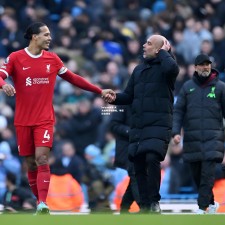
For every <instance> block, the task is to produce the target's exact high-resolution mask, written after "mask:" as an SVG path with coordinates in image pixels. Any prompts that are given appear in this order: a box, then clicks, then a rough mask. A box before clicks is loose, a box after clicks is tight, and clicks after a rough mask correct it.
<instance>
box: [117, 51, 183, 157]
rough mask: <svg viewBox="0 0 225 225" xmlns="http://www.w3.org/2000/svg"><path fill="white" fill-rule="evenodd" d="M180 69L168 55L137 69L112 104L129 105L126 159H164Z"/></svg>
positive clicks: (165, 53)
mask: <svg viewBox="0 0 225 225" xmlns="http://www.w3.org/2000/svg"><path fill="white" fill-rule="evenodd" d="M178 72H179V68H178V65H177V63H176V61H175V60H174V59H173V57H172V56H171V54H170V53H168V52H167V51H165V50H160V51H159V54H158V56H157V57H156V58H154V59H149V60H146V61H145V62H144V63H142V64H140V65H138V66H137V67H136V68H135V69H134V71H133V73H132V75H131V77H130V79H129V81H128V84H127V87H126V88H125V90H124V92H123V93H119V94H117V95H116V100H115V102H114V103H113V104H117V105H118V104H122V105H125V104H131V105H132V115H131V131H130V135H129V140H130V145H129V157H130V159H133V158H134V157H135V156H136V155H138V154H141V153H148V152H155V153H158V154H159V155H160V156H161V160H163V159H164V157H165V155H166V152H167V147H168V143H169V140H170V137H171V129H172V113H173V89H174V83H175V80H176V77H177V75H178Z"/></svg>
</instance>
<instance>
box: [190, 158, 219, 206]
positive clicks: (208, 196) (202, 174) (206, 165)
mask: <svg viewBox="0 0 225 225" xmlns="http://www.w3.org/2000/svg"><path fill="white" fill-rule="evenodd" d="M190 167H191V171H192V174H193V177H194V181H195V183H196V186H197V189H198V193H199V195H198V205H199V208H200V209H202V210H206V208H207V207H208V206H209V204H212V205H214V195H213V191H212V188H213V185H214V181H215V167H216V162H214V161H202V162H193V163H190Z"/></svg>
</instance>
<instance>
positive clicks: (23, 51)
mask: <svg viewBox="0 0 225 225" xmlns="http://www.w3.org/2000/svg"><path fill="white" fill-rule="evenodd" d="M25 55H26V54H25V50H24V49H21V50H18V51H15V52H12V53H11V54H10V58H16V57H21V56H25Z"/></svg>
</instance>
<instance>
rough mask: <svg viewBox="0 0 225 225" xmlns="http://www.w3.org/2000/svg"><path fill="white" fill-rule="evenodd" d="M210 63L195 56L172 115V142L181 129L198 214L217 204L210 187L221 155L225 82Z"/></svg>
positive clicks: (178, 138) (202, 56) (200, 56)
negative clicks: (195, 187) (196, 190)
mask: <svg viewBox="0 0 225 225" xmlns="http://www.w3.org/2000/svg"><path fill="white" fill-rule="evenodd" d="M211 63H212V62H211V60H210V58H209V57H208V56H207V55H204V54H200V55H198V56H197V57H196V59H195V72H194V75H193V78H192V79H191V80H189V81H187V82H186V83H185V84H184V85H183V87H182V88H181V90H180V93H179V96H178V99H177V102H176V105H175V109H174V118H173V136H174V142H175V143H179V142H180V139H181V136H180V132H181V128H182V127H183V129H184V145H183V158H184V160H185V161H187V162H189V163H190V166H191V170H192V174H193V178H194V180H195V183H196V186H197V188H198V193H199V196H198V206H199V210H198V211H197V212H196V213H197V214H206V213H209V214H213V213H215V212H216V210H217V209H218V207H219V204H218V203H216V202H214V196H213V192H212V188H213V185H214V180H215V167H216V163H221V162H222V160H223V155H224V127H223V118H225V84H224V83H223V82H222V81H220V80H219V79H218V72H217V71H216V70H215V69H212V67H211Z"/></svg>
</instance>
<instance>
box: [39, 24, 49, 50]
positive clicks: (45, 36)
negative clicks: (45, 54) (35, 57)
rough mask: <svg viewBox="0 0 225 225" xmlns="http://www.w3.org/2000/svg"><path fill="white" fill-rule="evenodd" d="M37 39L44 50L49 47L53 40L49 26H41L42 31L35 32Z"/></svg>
mask: <svg viewBox="0 0 225 225" xmlns="http://www.w3.org/2000/svg"><path fill="white" fill-rule="evenodd" d="M35 40H36V44H37V46H38V47H40V48H41V49H44V50H48V49H49V45H50V42H51V40H52V38H51V34H50V31H49V29H48V27H47V26H43V27H40V33H39V34H35Z"/></svg>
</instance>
